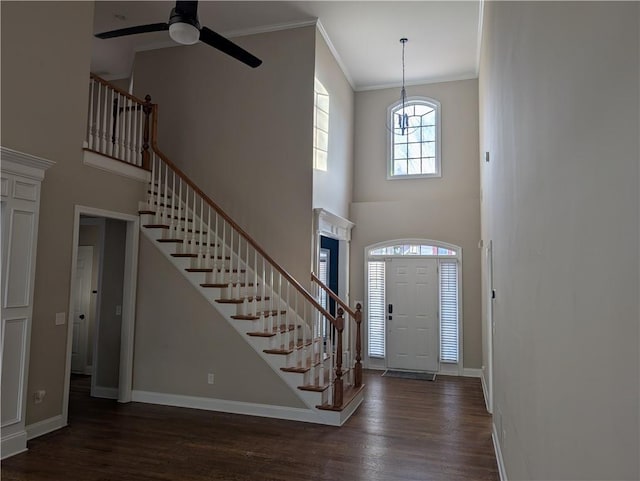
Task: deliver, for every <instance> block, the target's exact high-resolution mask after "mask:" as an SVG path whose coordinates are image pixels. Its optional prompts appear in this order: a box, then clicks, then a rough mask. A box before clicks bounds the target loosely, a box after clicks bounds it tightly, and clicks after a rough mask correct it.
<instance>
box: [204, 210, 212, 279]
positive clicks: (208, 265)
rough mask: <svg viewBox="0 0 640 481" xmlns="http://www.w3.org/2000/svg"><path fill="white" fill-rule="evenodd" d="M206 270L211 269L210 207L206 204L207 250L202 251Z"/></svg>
mask: <svg viewBox="0 0 640 481" xmlns="http://www.w3.org/2000/svg"><path fill="white" fill-rule="evenodd" d="M204 255H205V260H206V262H205V264H204V266H205V267H206V268H207V269H210V268H211V206H210V205H208V204H207V248H206V249H205V251H204Z"/></svg>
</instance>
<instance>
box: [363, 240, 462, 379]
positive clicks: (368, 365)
mask: <svg viewBox="0 0 640 481" xmlns="http://www.w3.org/2000/svg"><path fill="white" fill-rule="evenodd" d="M397 244H423V245H432V246H436V247H443V248H445V249H451V250H455V251H456V252H457V255H456V256H437V255H436V256H431V255H421V256H401V255H398V256H394V255H380V256H372V255H371V254H370V253H371V251H372V250H374V249H378V248H381V247H389V246H393V245H397ZM391 257H407V258H411V257H416V258H423V257H424V258H431V259H438V260H440V259H449V260H452V259H455V260H456V261H457V263H458V363H457V364H458V365H457V366H456V367H455V368H450V369H446V366H450V365H451V364H450V363H443V362H440V363H439V364H440V371H439V373H440V374H448V375H458V376H464V352H463V346H464V329H463V327H464V312H463V308H462V307H463V305H464V302H463V295H464V293H463V285H462V284H463V277H462V267H463V263H462V247H461V246H458V245H456V244H451V243H448V242H443V241H439V240H434V239H417V238H405V239H391V240H386V241H382V242H377V243H375V244H370V245H368V246H365V248H364V263H363V264H364V266H363V271H364V293H363V296H364V298H365V299H366V298H367V296H368V293H369V275H368V274H369V261H372V260H378V261H385V260H386V259H387V258H391ZM438 282H439V281H438ZM385 289H386V273H385ZM438 311H440V306H439V305H438ZM385 313H386V306H385ZM385 317H386V314H385ZM362 319H363V321H364V322H363V323H362V324H363V325H364V329H363V333H362V336H363V355H362V358H363V364H364V368H365V369H377V370H384V369H386V365H387V356H386V342H387V341H386V319H385V357H384V359H382V360H380V359H378V358H372V357H369V306H368V305H366V303H363V312H362ZM439 326H440V316H439V315H438V328H439ZM439 351H440V347H439V346H438V356H439V355H440V352H439Z"/></svg>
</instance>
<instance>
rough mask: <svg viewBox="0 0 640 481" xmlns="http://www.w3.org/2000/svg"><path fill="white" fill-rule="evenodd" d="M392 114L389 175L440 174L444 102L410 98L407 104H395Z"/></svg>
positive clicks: (389, 112) (418, 175)
mask: <svg viewBox="0 0 640 481" xmlns="http://www.w3.org/2000/svg"><path fill="white" fill-rule="evenodd" d="M388 115H389V119H388V122H389V126H390V135H389V137H390V141H389V144H390V149H389V166H388V170H387V178H388V179H398V178H400V179H402V178H414V177H440V176H441V174H440V102H438V101H437V100H434V99H430V98H426V97H409V98H407V99H406V101H405V103H404V105H403V104H402V103H397V104H394V105H392V106H391V107H390V108H389V111H388ZM405 125H406V127H405ZM391 126H393V127H391Z"/></svg>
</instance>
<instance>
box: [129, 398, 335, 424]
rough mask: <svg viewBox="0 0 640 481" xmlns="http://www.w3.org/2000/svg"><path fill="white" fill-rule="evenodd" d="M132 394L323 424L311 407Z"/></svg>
mask: <svg viewBox="0 0 640 481" xmlns="http://www.w3.org/2000/svg"><path fill="white" fill-rule="evenodd" d="M132 395H133V396H132V400H133V401H136V402H142V403H149V404H161V405H163V406H175V407H183V408H192V409H204V410H206V411H217V412H224V413H232V414H243V415H247V416H260V417H266V418H276V419H287V420H290V421H304V422H310V423H322V424H325V423H324V422H323V421H321V420H320V419H319V418H318V415H317V413H316V412H315V411H313V410H311V409H302V408H295V407H286V406H274V405H270V404H256V403H248V402H242V401H230V400H227V399H215V398H205V397H196V396H183V395H181V394H167V393H159V392H150V391H138V390H134V391H133V392H132Z"/></svg>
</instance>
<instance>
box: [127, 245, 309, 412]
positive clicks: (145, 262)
mask: <svg viewBox="0 0 640 481" xmlns="http://www.w3.org/2000/svg"><path fill="white" fill-rule="evenodd" d="M137 299H138V307H137V312H136V333H135V353H136V354H135V364H134V372H133V379H134V383H133V388H134V389H136V390H141V391H151V392H160V393H170V394H181V395H184V396H198V397H209V398H214V399H226V400H232V401H243V402H252V403H258V404H271V405H280V406H293V407H300V408H305V405H304V404H303V403H302V401H301V400H300V399H299V398H298V397H297V396H296V395H295V394H294V393H293V392H292V391H291V389H290V388H289V387H288V386H287V385H286V384H285V383H284V381H282V380H281V379H280V377H279V376H278V375H277V374H276V373H274V372H273V371H272V370H271V368H270V367H269V366H268V365H267V364H266V363H265V362H264V361H263V360H262V358H261V357H260V356H259V355H258V354H257V353H256V352H255V351H254V350H253V348H251V346H249V344H247V342H246V341H245V340H244V339H242V338H241V336H240V335H239V334H238V333H237V331H236V330H235V329H234V328H233V327H231V326H230V325H229V323H228V322H227V321H226V320H225V319H224V318H223V317H222V316H221V315H220V314H218V312H217V311H216V310H215V309H214V308H213V307H212V306H211V304H209V302H208V301H207V300H206V299H204V297H202V295H200V293H199V292H198V291H196V290H195V289H194V288H193V286H192V285H191V284H190V283H189V282H188V281H187V280H186V279H185V278H184V276H183V275H182V274H180V273H179V272H178V270H177V269H176V268H175V267H174V266H173V265H172V264H170V263H169V262H168V261H167V260H166V258H165V257H164V256H163V255H162V253H161V252H160V251H159V250H158V249H157V248H156V247H155V246H154V245H153V244H152V243H151V242H149V241H148V240H147V238H146V237H141V238H140V265H139V271H138V297H137ZM208 373H213V374H214V376H215V382H214V384H212V385H211V384H207V374H208Z"/></svg>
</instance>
